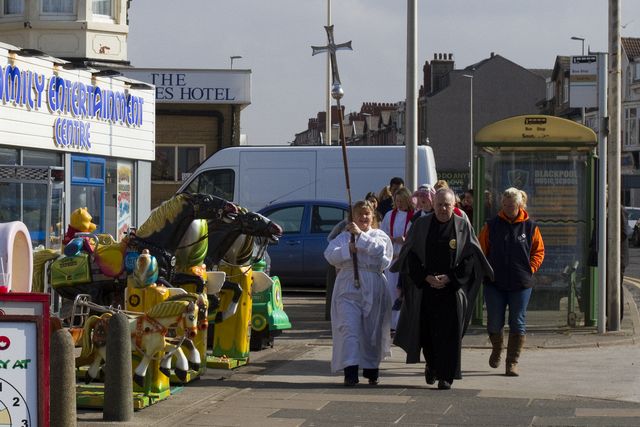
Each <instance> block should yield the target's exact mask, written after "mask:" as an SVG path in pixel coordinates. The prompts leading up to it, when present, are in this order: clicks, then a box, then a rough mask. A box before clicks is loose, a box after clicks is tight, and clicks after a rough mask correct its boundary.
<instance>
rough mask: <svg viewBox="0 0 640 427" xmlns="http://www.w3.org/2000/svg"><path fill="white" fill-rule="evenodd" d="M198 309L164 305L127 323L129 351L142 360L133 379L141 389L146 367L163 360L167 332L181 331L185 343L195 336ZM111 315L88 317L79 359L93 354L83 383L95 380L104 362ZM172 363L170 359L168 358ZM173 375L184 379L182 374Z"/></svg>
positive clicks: (176, 303)
mask: <svg viewBox="0 0 640 427" xmlns="http://www.w3.org/2000/svg"><path fill="white" fill-rule="evenodd" d="M196 310H197V307H196V304H195V303H194V302H193V301H165V302H162V303H160V304H158V305H156V306H154V307H153V308H152V309H151V310H149V311H148V312H147V313H144V314H142V315H141V316H137V317H135V318H132V319H130V321H129V330H130V332H131V348H132V349H133V350H134V351H136V352H138V353H139V354H140V355H141V356H142V360H141V361H140V363H139V364H138V366H137V367H136V369H135V372H134V375H133V379H134V381H135V382H136V384H138V385H140V386H142V385H143V384H144V377H145V374H146V372H147V368H148V366H149V363H150V362H151V361H152V360H155V359H158V358H160V357H162V356H163V352H164V351H165V350H166V347H167V342H166V341H165V337H166V336H167V333H168V332H169V330H170V329H178V328H179V329H180V330H181V331H182V332H183V336H184V339H185V340H191V339H193V338H194V337H195V335H196V333H197V312H196ZM111 316H112V315H111V313H105V314H103V315H102V316H91V317H89V318H88V319H87V321H86V322H85V325H84V328H83V335H82V352H81V354H80V359H86V358H87V357H90V356H91V355H92V354H93V356H94V358H93V362H92V363H91V365H90V366H89V370H88V371H87V375H86V377H85V382H86V383H87V384H88V383H90V382H91V381H92V380H94V379H96V378H97V377H98V374H99V373H100V369H101V367H102V365H103V361H104V360H105V358H106V343H107V340H106V336H107V331H108V322H109V319H110V318H111ZM169 360H171V358H169ZM176 375H178V376H179V378H180V376H182V377H183V378H184V377H186V369H185V370H184V372H183V373H182V372H178V370H177V369H176Z"/></svg>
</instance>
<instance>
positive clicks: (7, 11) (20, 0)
mask: <svg viewBox="0 0 640 427" xmlns="http://www.w3.org/2000/svg"><path fill="white" fill-rule="evenodd" d="M2 15H3V16H6V17H10V16H24V0H2Z"/></svg>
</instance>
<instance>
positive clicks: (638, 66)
mask: <svg viewBox="0 0 640 427" xmlns="http://www.w3.org/2000/svg"><path fill="white" fill-rule="evenodd" d="M633 80H634V81H638V80H640V62H634V63H633Z"/></svg>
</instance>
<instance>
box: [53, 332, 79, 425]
mask: <svg viewBox="0 0 640 427" xmlns="http://www.w3.org/2000/svg"><path fill="white" fill-rule="evenodd" d="M49 345H50V347H51V349H50V353H49V354H50V355H51V356H50V359H51V375H50V376H51V379H50V383H51V387H50V389H49V396H50V397H49V399H50V414H51V416H50V425H51V427H71V426H75V425H77V420H76V368H75V363H74V348H73V339H72V338H71V334H69V331H67V330H66V329H58V330H56V331H54V332H53V333H52V334H51V343H50V344H49Z"/></svg>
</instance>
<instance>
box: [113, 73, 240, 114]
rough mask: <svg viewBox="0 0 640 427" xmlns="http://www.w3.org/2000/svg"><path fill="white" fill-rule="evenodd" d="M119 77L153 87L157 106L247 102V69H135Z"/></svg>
mask: <svg viewBox="0 0 640 427" xmlns="http://www.w3.org/2000/svg"><path fill="white" fill-rule="evenodd" d="M123 74H124V75H126V76H127V77H130V78H132V79H136V80H140V81H143V82H146V83H149V84H152V85H154V86H155V90H156V102H158V103H178V104H182V103H198V104H241V105H247V104H250V103H251V71H250V70H193V69H161V68H136V69H133V70H126V71H124V72H123Z"/></svg>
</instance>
